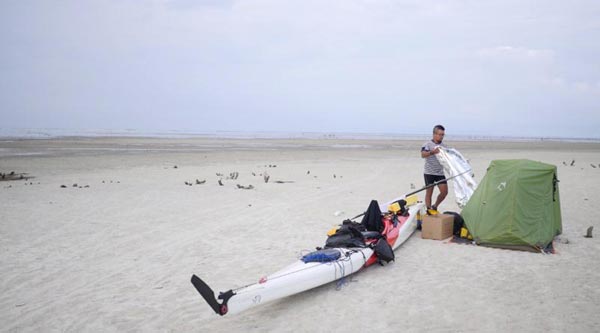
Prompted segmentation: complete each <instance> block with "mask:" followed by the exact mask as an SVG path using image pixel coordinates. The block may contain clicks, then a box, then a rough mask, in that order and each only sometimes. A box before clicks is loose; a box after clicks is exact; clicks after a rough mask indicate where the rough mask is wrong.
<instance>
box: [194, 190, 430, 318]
mask: <svg viewBox="0 0 600 333" xmlns="http://www.w3.org/2000/svg"><path fill="white" fill-rule="evenodd" d="M399 199H402V198H399ZM397 200H398V199H396V200H394V201H392V202H395V201H397ZM407 208H408V214H405V216H398V217H396V218H395V219H394V222H393V223H392V222H391V220H389V221H387V222H385V223H384V224H385V225H386V227H385V230H384V231H382V232H381V234H384V235H385V236H386V237H385V239H386V241H387V242H388V243H389V245H390V246H391V248H392V249H393V250H395V249H397V248H398V247H399V246H400V245H402V243H404V242H405V241H406V240H407V239H408V238H409V237H410V236H411V235H412V234H413V233H414V231H415V230H416V228H417V216H421V215H422V214H423V213H424V212H425V210H424V204H423V203H421V202H417V203H415V204H413V205H411V206H408V207H407ZM381 210H382V211H387V204H384V205H381ZM384 220H385V219H384ZM327 251H329V253H332V252H334V253H335V252H336V251H337V252H339V258H337V259H335V260H332V261H327V262H304V261H303V260H301V259H299V260H296V261H295V262H294V263H292V264H291V265H289V266H287V267H285V268H283V269H281V270H280V271H278V272H275V273H273V274H271V275H268V276H266V277H262V278H261V279H260V280H259V281H258V282H257V283H254V284H251V285H248V286H244V287H241V288H238V289H231V290H228V291H225V292H221V293H220V294H219V297H218V300H217V299H216V298H215V295H214V292H213V290H212V289H211V288H210V287H209V286H208V284H206V283H205V282H204V281H202V280H201V279H200V278H199V277H197V276H196V275H193V276H192V280H191V281H192V284H193V285H194V287H195V288H196V290H198V292H199V293H200V294H201V295H202V297H203V298H204V299H205V300H206V302H207V303H208V304H209V305H210V306H211V308H212V309H213V310H214V311H215V312H216V313H217V314H219V315H225V314H228V313H229V314H233V313H238V312H241V311H244V310H247V309H249V308H252V307H255V306H258V305H261V304H264V303H267V302H270V301H273V300H277V299H280V298H284V297H287V296H290V295H294V294H297V293H301V292H303V291H306V290H309V289H312V288H315V287H318V286H321V285H324V284H327V283H329V282H333V281H336V280H338V279H341V278H343V277H346V276H349V275H351V274H354V273H356V272H358V271H359V270H361V269H362V268H364V267H367V266H370V265H371V264H373V263H376V262H377V261H378V259H377V257H376V254H375V252H374V249H373V246H366V247H351V248H333V249H327ZM335 254H336V255H337V253H335Z"/></svg>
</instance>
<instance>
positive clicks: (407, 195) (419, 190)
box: [350, 170, 471, 220]
mask: <svg viewBox="0 0 600 333" xmlns="http://www.w3.org/2000/svg"><path fill="white" fill-rule="evenodd" d="M470 171H471V170H467V171H465V172H461V173H459V174H458V175H454V176H452V177H450V178H446V179H442V180H438V181H437V182H433V183H431V184H429V185H426V186H424V187H422V188H420V189H418V190H416V191H412V192H410V193H407V194H405V195H404V197H405V198H407V197H410V196H411V195H413V194H417V193H419V192H421V191H425V190H426V189H428V188H431V187H434V186H436V185H438V184H440V183H443V182H445V181H448V180H451V179H454V178H456V177H458V176H462V175H464V174H465V173H467V172H470ZM366 213H367V212H364V213H362V214H359V215H356V216H355V217H353V218H351V219H350V220H354V219H356V218H359V217H361V216H363V215H365V214H366Z"/></svg>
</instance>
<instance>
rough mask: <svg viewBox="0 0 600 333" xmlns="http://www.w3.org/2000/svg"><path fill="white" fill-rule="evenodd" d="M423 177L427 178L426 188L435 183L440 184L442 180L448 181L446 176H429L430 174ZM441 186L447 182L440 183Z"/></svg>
mask: <svg viewBox="0 0 600 333" xmlns="http://www.w3.org/2000/svg"><path fill="white" fill-rule="evenodd" d="M423 176H425V186H427V185H430V184H433V183H435V182H439V181H440V180H444V179H446V176H438V175H428V174H424V175H423ZM440 184H447V182H446V181H443V182H440ZM438 185H439V184H438Z"/></svg>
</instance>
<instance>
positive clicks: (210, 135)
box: [0, 128, 600, 143]
mask: <svg viewBox="0 0 600 333" xmlns="http://www.w3.org/2000/svg"><path fill="white" fill-rule="evenodd" d="M429 136H430V135H429V134H426V133H425V134H397V133H395V134H391V133H351V132H348V133H346V132H276V131H261V132H241V131H213V132H193V131H174V130H173V131H139V130H133V129H126V130H107V129H89V130H87V129H86V130H73V129H54V128H49V129H46V128H41V129H35V128H32V129H7V128H0V140H22V139H33V140H35V139H37V140H45V139H61V138H69V139H73V138H151V139H194V138H198V139H202V138H205V139H242V140H243V139H250V140H252V139H281V140H299V139H300V140H301V139H309V140H315V139H316V140H374V141H379V140H401V141H421V140H427V139H428V138H429ZM446 140H448V141H467V142H468V141H501V142H588V143H600V138H571V137H534V136H492V135H451V134H450V135H448V136H447V137H446Z"/></svg>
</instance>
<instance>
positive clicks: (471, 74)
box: [0, 0, 600, 138]
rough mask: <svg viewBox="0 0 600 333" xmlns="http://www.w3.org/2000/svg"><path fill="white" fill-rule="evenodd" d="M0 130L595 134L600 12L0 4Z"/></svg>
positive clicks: (363, 3) (423, 5)
mask: <svg viewBox="0 0 600 333" xmlns="http://www.w3.org/2000/svg"><path fill="white" fill-rule="evenodd" d="M0 50H1V52H0V128H72V129H117V130H118V129H137V130H142V131H143V130H185V131H198V132H210V131H216V130H225V131H290V132H304V131H311V132H312V131H317V132H366V133H398V134H418V133H430V131H431V128H432V127H433V125H435V124H437V123H441V124H443V125H445V126H446V132H447V133H448V134H460V135H470V134H473V135H500V136H504V135H506V136H533V137H539V136H545V137H592V138H599V137H600V129H599V128H598V127H600V1H597V0H590V1H563V0H560V1H552V0H550V1H523V0H518V1H507V0H501V1H479V0H473V1H429V0H426V1H423V0H415V1H394V0H387V1H386V0H335V1H327V0H299V1H285V0H239V1H236V0H202V1H200V0H170V1H169V0H155V1H141V0H114V1H110V0H106V1H95V0H65V1H27V0H2V1H0Z"/></svg>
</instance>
